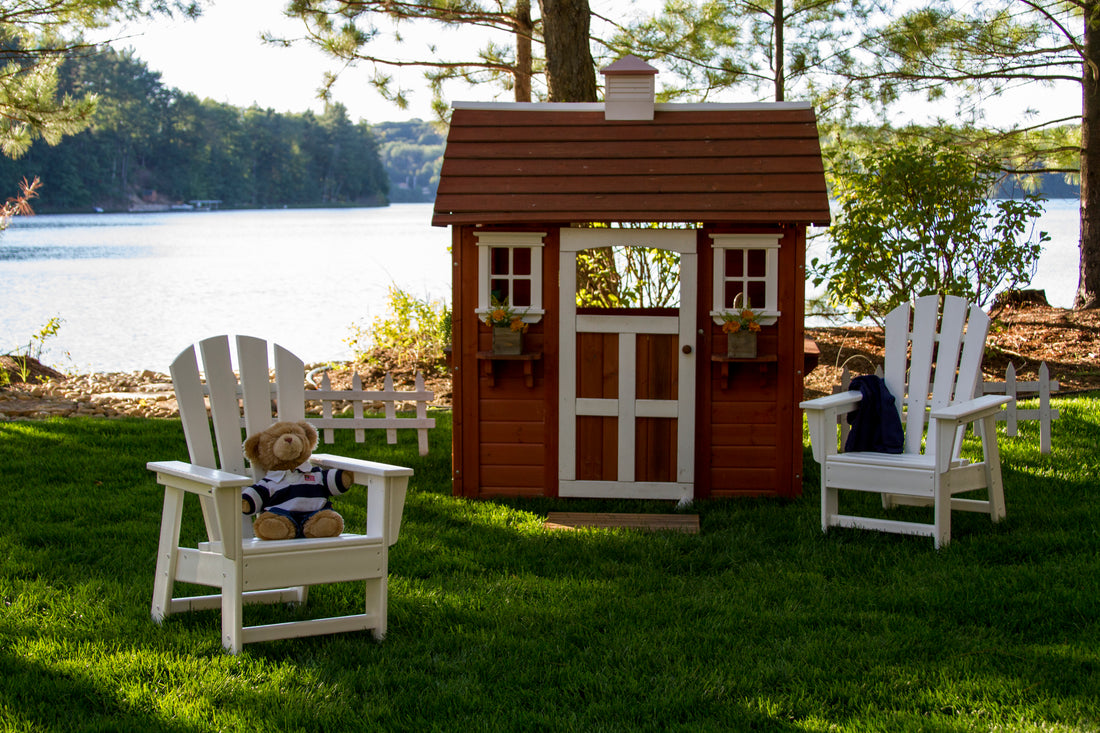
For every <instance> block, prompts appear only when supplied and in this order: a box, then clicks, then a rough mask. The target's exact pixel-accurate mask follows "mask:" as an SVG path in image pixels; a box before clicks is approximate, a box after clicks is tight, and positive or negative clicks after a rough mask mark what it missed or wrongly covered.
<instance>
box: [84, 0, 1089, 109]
mask: <svg viewBox="0 0 1100 733" xmlns="http://www.w3.org/2000/svg"><path fill="white" fill-rule="evenodd" d="M591 4H592V8H593V11H595V12H597V13H604V14H607V15H609V16H611V17H615V18H617V19H620V20H626V19H628V18H629V17H632V16H634V15H636V14H640V13H643V12H646V11H648V10H652V9H655V8H658V7H659V6H660V4H661V0H592V3H591ZM284 7H285V2H284V1H283V0H263V2H262V3H260V2H256V1H255V0H215V2H214V4H213V5H212V6H208V7H206V9H205V10H204V12H203V15H202V17H201V18H199V19H198V20H197V21H192V20H187V19H183V18H168V19H158V20H155V21H148V20H145V21H142V22H140V23H136V24H131V25H126V26H115V27H112V28H110V29H107V30H106V31H103V32H101V34H100V35H99V36H98V37H97V38H96V39H97V40H111V42H112V44H113V45H114V46H115V47H116V48H119V49H125V48H132V49H133V50H134V52H135V53H136V55H137V57H138V58H140V59H141V60H143V61H145V62H146V64H147V65H148V67H149V68H150V69H151V70H152V71H158V72H160V73H161V81H162V82H163V83H164V84H165V85H166V86H168V87H174V88H177V89H180V90H182V91H185V92H191V93H193V94H195V95H197V96H198V97H199V98H210V99H213V100H215V101H218V102H225V103H228V104H232V105H234V106H238V107H247V106H250V105H252V104H253V103H255V104H257V105H259V106H260V107H262V108H265V109H266V108H271V109H274V110H275V111H277V112H304V111H305V110H307V109H313V110H315V111H318V112H320V111H321V110H322V109H323V107H324V104H323V102H321V101H320V100H318V99H317V96H316V93H317V88H318V87H319V86H320V85H321V83H322V77H323V74H324V73H325V71H334V70H337V69H338V68H339V65H338V64H337V63H336V62H335V61H333V60H332V59H329V58H328V57H326V56H325V55H324V54H322V53H321V52H320V51H319V50H317V49H314V48H313V47H312V46H310V45H308V44H307V43H304V42H302V43H298V44H296V45H294V46H292V47H290V48H284V47H276V46H270V45H266V44H264V43H263V42H262V41H261V40H260V35H261V33H263V32H271V33H273V34H274V35H277V36H285V37H291V38H294V37H299V36H301V34H302V25H301V22H300V21H297V20H292V19H289V18H286V17H285V16H284V15H283V12H282V10H283V8H284ZM432 28H433V30H431V31H429V32H428V35H425V34H424V33H423V32H419V33H418V32H416V30H415V26H414V25H413V24H409V23H406V24H404V25H403V26H402V29H403V31H402V32H403V33H404V34H405V35H406V38H407V43H406V46H405V48H406V49H407V50H405V51H403V53H405V54H406V55H416V50H418V49H424V48H426V46H427V45H428V43H429V42H430V43H435V44H437V45H438V46H439V48H440V49H442V53H443V54H445V55H448V56H452V57H454V56H458V53H457V51H459V50H461V48H462V47H463V46H466V47H467V48H468V47H469V46H470V44H471V41H470V33H471V31H470V30H469V29H468V28H467V29H463V30H461V31H457V30H453V29H439V28H438V27H437V26H432ZM480 45H481V44H480V43H478V44H477V46H478V47H480ZM448 49H452V50H454V51H455V52H456V53H454V54H447V50H448ZM389 72H390V73H392V74H393V75H394V77H395V82H396V83H398V84H401V85H402V86H404V87H407V88H410V89H411V90H412V92H411V95H410V100H409V101H410V105H409V107H408V109H404V110H402V109H400V108H398V107H397V106H396V105H394V104H392V103H390V102H388V101H386V100H385V99H383V98H382V97H381V96H380V95H379V94H378V93H377V92H376V91H375V90H374V89H373V88H372V87H371V86H370V85H369V83H368V82H369V77H370V70H369V69H368V68H362V69H347V70H344V71H343V72H342V74H341V78H340V81H339V82H337V85H336V87H335V89H334V99H335V101H338V102H340V103H342V104H344V106H346V107H347V108H348V114H349V117H350V118H351V119H352V120H356V121H357V120H366V121H368V122H371V123H378V122H386V121H398V120H408V119H413V118H420V119H423V120H430V119H433V113H432V111H431V107H430V102H431V93H430V91H429V90H428V89H427V84H426V82H425V81H424V79H423V70H421V69H417V68H405V69H390V70H389ZM448 94H450V95H451V97H450V99H449V101H455V100H463V101H491V100H494V99H495V100H496V101H510V95H509V93H504V92H499V91H497V90H495V89H490V88H489V87H488V85H482V86H481V87H479V88H477V89H473V88H470V87H465V86H459V85H457V84H456V85H454V86H453V87H451V88H449V89H448ZM1080 94H1081V92H1080V87H1079V86H1078V85H1075V84H1065V85H1063V86H1061V87H1058V88H1054V89H1049V88H1041V87H1035V86H1032V87H1028V88H1021V89H1016V90H1013V91H1011V92H1010V93H1008V94H1006V95H1005V96H1004V97H1002V98H1001V99H1000V100H999V101H997V102H996V103H995V105H993V106H992V107H991V108H990V110H989V120H990V122H993V123H998V124H1007V123H1011V122H1014V121H1019V116H1020V111H1021V110H1023V109H1027V108H1033V109H1041V110H1042V113H1043V117H1044V118H1046V119H1049V118H1050V117H1051V116H1052V115H1051V113H1052V112H1054V113H1057V114H1058V115H1059V116H1069V115H1075V114H1080V111H1081V99H1080ZM721 101H754V100H731V99H723V100H721ZM927 109H928V106H927V105H926V104H924V103H915V104H913V105H911V107H910V111H911V112H915V111H916V110H927Z"/></svg>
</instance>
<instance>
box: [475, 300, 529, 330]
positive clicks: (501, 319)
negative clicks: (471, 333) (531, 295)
mask: <svg viewBox="0 0 1100 733" xmlns="http://www.w3.org/2000/svg"><path fill="white" fill-rule="evenodd" d="M492 306H493V309H492V310H491V311H489V312H488V313H486V314H485V323H486V325H488V326H491V327H493V328H510V329H511V330H513V331H519V332H520V333H524V332H525V331H527V324H526V323H524V322H523V313H517V312H516V311H514V310H512V308H511V307H510V306H509V305H508V300H507V299H505V300H503V301H499V300H497V299H496V298H493V303H492Z"/></svg>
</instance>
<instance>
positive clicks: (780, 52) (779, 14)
mask: <svg viewBox="0 0 1100 733" xmlns="http://www.w3.org/2000/svg"><path fill="white" fill-rule="evenodd" d="M783 15H784V12H783V0H775V20H774V21H773V22H774V25H773V26H772V27H773V28H774V29H775V31H774V33H775V64H774V65H775V101H777V102H782V101H784V99H785V98H786V90H785V89H784V86H785V85H784V79H783V77H784V74H786V70H785V69H784V68H783V60H784V55H785V54H786V51H787V50H786V48H784V42H783V22H784V21H783Z"/></svg>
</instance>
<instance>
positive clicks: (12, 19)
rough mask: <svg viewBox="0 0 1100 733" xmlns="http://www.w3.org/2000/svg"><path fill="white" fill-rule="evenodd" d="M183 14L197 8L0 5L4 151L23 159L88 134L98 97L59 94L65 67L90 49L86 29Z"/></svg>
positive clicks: (76, 1) (34, 0) (76, 0)
mask: <svg viewBox="0 0 1100 733" xmlns="http://www.w3.org/2000/svg"><path fill="white" fill-rule="evenodd" d="M171 11H176V12H181V13H183V14H186V15H192V16H193V15H196V14H197V13H198V10H197V6H196V5H195V4H194V3H188V2H184V1H175V2H172V1H170V0H152V2H141V0H4V2H2V3H0V152H2V153H3V154H4V155H6V156H8V157H13V158H14V157H18V156H20V155H22V154H23V153H25V152H26V151H27V148H29V147H30V145H31V143H32V142H33V141H34V140H35V139H37V138H42V139H44V140H46V141H47V142H48V143H50V144H51V145H53V144H57V142H58V141H60V140H61V138H62V137H63V136H64V135H71V134H73V133H75V132H78V131H79V130H82V129H84V128H85V127H86V126H87V125H88V124H89V123H90V121H91V115H92V112H93V111H94V110H95V97H94V95H74V94H69V93H63V94H59V93H58V70H59V68H60V66H61V64H62V62H63V61H64V60H65V59H66V58H68V57H70V56H73V55H76V54H79V53H86V52H87V51H88V50H89V48H88V47H87V46H86V45H85V44H84V43H83V41H82V40H81V34H82V32H83V31H84V30H85V29H89V28H95V27H99V26H102V25H104V24H106V23H107V22H108V21H109V20H111V19H113V18H117V17H123V16H126V17H135V16H137V15H142V14H152V13H167V12H171Z"/></svg>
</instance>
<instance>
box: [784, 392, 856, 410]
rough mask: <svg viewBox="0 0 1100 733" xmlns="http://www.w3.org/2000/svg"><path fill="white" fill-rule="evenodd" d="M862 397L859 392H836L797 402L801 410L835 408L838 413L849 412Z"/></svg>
mask: <svg viewBox="0 0 1100 733" xmlns="http://www.w3.org/2000/svg"><path fill="white" fill-rule="evenodd" d="M862 399H863V394H862V393H861V392H854V391H853V392H837V393H836V394H831V395H826V396H825V397H818V398H816V399H812V400H806V401H804V402H799V403H798V406H799V407H800V408H802V409H803V410H831V409H836V411H837V412H838V413H840V414H844V413H845V412H851V411H852V410H854V409H855V408H856V403H858V402H859V401H860V400H862Z"/></svg>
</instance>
